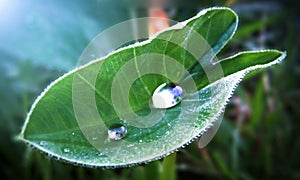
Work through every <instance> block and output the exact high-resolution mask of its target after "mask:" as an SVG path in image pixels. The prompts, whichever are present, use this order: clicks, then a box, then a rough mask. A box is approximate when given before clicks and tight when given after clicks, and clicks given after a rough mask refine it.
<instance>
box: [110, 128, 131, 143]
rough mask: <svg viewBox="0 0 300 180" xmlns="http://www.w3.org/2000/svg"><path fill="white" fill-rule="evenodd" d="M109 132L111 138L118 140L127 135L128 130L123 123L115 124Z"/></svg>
mask: <svg viewBox="0 0 300 180" xmlns="http://www.w3.org/2000/svg"><path fill="white" fill-rule="evenodd" d="M107 133H108V137H109V138H110V139H112V140H115V141H118V140H121V139H123V138H124V137H125V136H126V134H127V130H126V128H125V126H123V125H121V124H114V125H112V126H110V127H109V129H108V131H107Z"/></svg>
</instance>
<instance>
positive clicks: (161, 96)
mask: <svg viewBox="0 0 300 180" xmlns="http://www.w3.org/2000/svg"><path fill="white" fill-rule="evenodd" d="M182 98H183V89H182V87H180V86H178V85H177V84H175V83H163V84H161V85H160V86H158V87H157V88H156V89H155V91H154V93H153V95H152V103H153V106H154V107H155V108H170V107H173V106H176V105H177V104H179V103H180V102H181V100H182Z"/></svg>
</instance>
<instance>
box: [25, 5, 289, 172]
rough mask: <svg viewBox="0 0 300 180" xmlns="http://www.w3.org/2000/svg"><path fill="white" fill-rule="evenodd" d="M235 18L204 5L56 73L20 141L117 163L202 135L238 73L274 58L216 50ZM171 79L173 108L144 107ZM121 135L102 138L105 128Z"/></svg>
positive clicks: (68, 156) (69, 156)
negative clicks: (178, 94) (176, 97)
mask: <svg viewBox="0 0 300 180" xmlns="http://www.w3.org/2000/svg"><path fill="white" fill-rule="evenodd" d="M237 22H238V20H237V16H236V14H235V13H234V12H233V11H232V10H231V9H228V8H211V9H206V10H203V11H201V12H200V13H199V14H198V15H197V16H195V17H193V18H191V19H189V20H187V21H184V22H182V23H178V24H177V25H175V26H173V27H170V28H168V29H166V30H164V31H162V32H160V33H158V34H156V35H155V36H154V37H151V38H150V39H149V40H147V41H144V42H141V43H136V44H134V45H130V46H127V47H124V48H121V49H119V50H117V51H115V52H112V53H110V54H109V55H107V56H106V57H103V58H100V59H97V60H95V61H92V62H90V63H88V64H86V65H84V66H82V67H79V68H77V69H74V70H73V71H71V72H69V73H67V74H65V75H64V76H62V77H60V78H59V79H57V80H56V81H54V82H53V83H52V84H50V85H49V86H48V87H47V88H46V89H45V90H44V92H43V93H42V94H41V95H40V96H39V97H38V98H37V100H36V101H35V102H34V104H33V105H32V108H31V110H30V112H29V114H28V116H27V119H26V122H25V125H24V127H23V129H22V132H21V134H20V138H21V139H22V140H24V141H25V142H27V143H29V144H30V145H32V146H34V147H36V148H38V149H40V150H42V151H44V152H46V153H48V154H49V155H51V156H54V157H56V158H58V159H62V160H65V161H68V162H72V163H76V164H81V165H85V166H97V167H98V166H102V167H103V166H106V167H120V166H129V165H134V164H137V163H143V162H149V161H152V160H156V159H159V158H161V157H164V156H166V155H168V154H170V153H172V152H174V151H176V150H177V149H178V148H180V147H184V146H185V145H187V144H189V143H190V142H191V141H192V140H194V139H196V138H197V137H199V136H200V135H201V134H203V133H204V132H205V131H206V130H207V129H208V128H209V127H210V126H212V125H213V122H214V121H215V120H216V119H217V118H219V116H220V114H221V113H222V112H223V110H224V107H225V105H226V104H227V102H228V100H229V98H230V97H231V95H232V93H233V91H234V89H235V88H236V86H237V85H238V83H239V82H240V81H241V78H243V77H244V76H245V74H246V73H247V72H248V71H250V70H254V69H257V68H264V67H267V66H270V65H272V64H276V63H278V62H280V61H281V60H282V59H283V58H284V56H285V53H282V52H279V51H276V50H267V51H259V52H243V53H239V54H237V55H235V56H233V57H229V58H227V59H224V60H220V61H218V60H216V57H215V54H216V53H218V52H219V51H220V50H221V49H222V48H223V47H224V45H225V44H226V43H227V42H228V40H229V39H230V38H231V37H232V36H233V34H234V32H235V30H236V27H237ZM166 82H175V83H178V84H179V85H180V86H181V87H182V88H183V90H184V98H183V100H182V101H181V103H179V104H178V105H176V106H174V107H171V108H168V109H157V108H155V107H153V106H152V105H151V97H152V94H153V92H154V91H155V89H156V88H157V87H158V86H159V85H161V84H163V83H166ZM116 124H121V125H123V126H124V127H125V128H126V130H127V134H126V136H125V138H124V139H122V140H119V141H115V140H112V139H110V138H109V137H108V129H109V128H110V127H111V126H112V125H116Z"/></svg>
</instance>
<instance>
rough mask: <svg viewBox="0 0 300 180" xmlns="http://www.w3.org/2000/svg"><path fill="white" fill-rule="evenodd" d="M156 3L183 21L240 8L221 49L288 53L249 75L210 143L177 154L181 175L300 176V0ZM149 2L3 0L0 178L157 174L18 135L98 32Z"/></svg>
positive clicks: (150, 167) (141, 12)
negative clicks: (38, 101)
mask: <svg viewBox="0 0 300 180" xmlns="http://www.w3.org/2000/svg"><path fill="white" fill-rule="evenodd" d="M146 2H147V3H146ZM158 2H160V5H161V6H162V7H163V8H164V9H165V10H166V12H168V15H169V18H170V19H174V20H177V21H181V20H185V19H187V18H189V17H192V16H194V15H195V14H196V13H197V12H198V11H200V10H201V9H203V8H206V7H211V6H229V7H231V8H233V9H234V10H235V11H236V12H237V14H238V15H239V18H240V25H239V29H238V32H237V34H236V35H235V36H234V38H233V40H231V41H230V43H229V44H228V45H227V46H226V48H225V49H224V50H223V51H222V52H221V55H220V56H219V57H224V56H228V55H231V54H233V53H236V52H239V51H243V50H258V49H267V48H273V49H278V50H286V51H287V54H288V56H287V58H286V60H285V61H284V62H283V63H282V64H280V65H276V66H274V67H272V68H269V69H266V70H263V71H259V72H255V73H251V74H250V75H248V76H247V77H246V79H245V80H244V81H243V82H242V84H241V85H240V86H239V87H238V89H237V90H236V92H235V94H234V96H233V98H232V99H231V102H230V104H229V105H228V107H227V109H226V113H225V117H224V120H223V121H222V124H221V127H220V129H219V131H218V133H217V135H216V136H215V137H214V139H213V140H212V142H211V143H210V144H209V145H208V146H207V147H206V148H204V149H199V148H198V147H197V143H192V144H191V145H189V146H188V147H187V148H185V149H182V150H180V151H179V152H178V153H177V157H176V164H175V167H176V172H175V174H176V178H177V179H199V178H208V179H212V178H218V179H224V178H225V179H271V178H272V179H273V178H276V179H287V178H288V179H300V141H299V139H300V131H299V129H298V128H300V121H299V119H300V111H299V110H298V108H299V107H300V106H299V105H300V104H299V103H300V88H299V87H300V81H299V79H300V61H299V40H300V39H299V32H300V21H299V18H300V17H299V16H297V15H298V14H299V11H300V8H299V7H300V6H299V4H298V3H299V2H298V1H297V0H294V1H293V0H286V1H282V0H277V1H276V0H274V1H260V0H223V1H222V0H221V1H218V0H211V1H208V0H197V1H196V0H185V1H183V0H182V1H171V0H170V1H158ZM149 7H150V5H149V1H143V3H141V1H130V0H88V1H84V0H51V1H50V0H44V1H38V0H26V1H25V0H23V1H22V0H0V177H1V179H20V178H21V179H87V178H88V179H155V175H156V174H157V173H158V172H156V169H157V167H160V166H161V161H157V162H154V163H149V164H147V165H140V166H136V167H132V168H123V169H115V170H112V169H111V170H107V169H100V168H98V169H93V168H85V167H80V166H73V165H71V164H67V163H64V162H61V161H57V160H55V159H52V158H51V157H48V156H46V155H45V154H42V153H40V152H39V151H37V150H34V149H31V148H28V147H27V146H26V145H25V144H24V143H22V142H18V141H15V140H14V137H15V136H16V135H17V134H18V133H19V132H20V130H21V127H22V124H23V123H24V119H25V116H26V113H27V112H28V110H29V108H30V106H31V104H32V103H33V101H34V99H35V98H36V97H37V96H38V95H39V93H41V91H42V90H43V89H44V88H45V87H46V86H47V84H49V83H50V82H51V81H53V80H54V79H56V78H57V77H59V76H60V75H62V74H64V73H66V72H68V71H69V70H71V69H73V68H74V67H76V63H77V60H78V58H79V56H80V54H81V53H82V51H83V50H84V48H85V46H87V45H88V43H89V42H90V41H91V40H92V39H93V38H94V37H95V36H96V35H97V34H98V33H100V32H101V31H103V30H105V29H106V28H108V27H109V26H112V25H114V24H116V23H118V22H122V21H124V20H127V19H131V18H136V17H143V16H146V15H147V9H148V8H149ZM124 33H126V32H124ZM171 174H172V172H170V176H171Z"/></svg>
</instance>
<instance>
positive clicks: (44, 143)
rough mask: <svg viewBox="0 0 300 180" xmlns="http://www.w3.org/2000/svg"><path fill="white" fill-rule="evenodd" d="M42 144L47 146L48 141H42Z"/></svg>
mask: <svg viewBox="0 0 300 180" xmlns="http://www.w3.org/2000/svg"><path fill="white" fill-rule="evenodd" d="M40 145H41V146H47V145H48V143H47V142H46V141H40Z"/></svg>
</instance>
